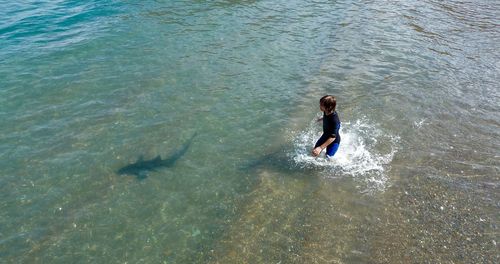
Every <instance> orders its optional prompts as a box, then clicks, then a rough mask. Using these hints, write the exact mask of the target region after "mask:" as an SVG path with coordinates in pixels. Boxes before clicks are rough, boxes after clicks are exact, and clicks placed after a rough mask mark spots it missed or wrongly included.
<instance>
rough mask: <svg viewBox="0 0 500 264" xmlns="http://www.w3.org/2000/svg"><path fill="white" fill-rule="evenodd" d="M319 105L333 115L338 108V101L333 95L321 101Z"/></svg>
mask: <svg viewBox="0 0 500 264" xmlns="http://www.w3.org/2000/svg"><path fill="white" fill-rule="evenodd" d="M319 105H321V106H323V108H324V109H325V110H326V112H327V113H332V112H334V111H335V107H336V106H337V99H335V96H333V95H325V96H323V97H321V99H319Z"/></svg>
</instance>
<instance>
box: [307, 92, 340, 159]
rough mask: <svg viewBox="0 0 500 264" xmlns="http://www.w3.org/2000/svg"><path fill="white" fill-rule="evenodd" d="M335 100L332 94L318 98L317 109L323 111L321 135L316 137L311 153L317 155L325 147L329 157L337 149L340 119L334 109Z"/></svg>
mask: <svg viewBox="0 0 500 264" xmlns="http://www.w3.org/2000/svg"><path fill="white" fill-rule="evenodd" d="M336 106H337V100H336V99H335V97H334V96H332V95H325V96H323V97H321V99H320V100H319V109H320V110H321V111H323V117H322V118H320V119H318V121H321V120H323V135H321V137H320V138H319V139H318V141H317V142H316V145H314V148H313V150H312V155H313V156H315V157H317V156H319V154H320V153H321V151H323V149H325V148H326V154H325V155H326V157H327V158H331V157H333V155H335V152H337V150H338V149H339V144H340V134H339V129H340V119H339V115H338V114H337V112H336V111H335V107H336Z"/></svg>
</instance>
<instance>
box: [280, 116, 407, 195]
mask: <svg viewBox="0 0 500 264" xmlns="http://www.w3.org/2000/svg"><path fill="white" fill-rule="evenodd" d="M321 133H322V131H321V123H316V121H314V120H313V121H311V123H310V124H309V127H308V128H307V129H306V130H305V131H300V132H298V133H295V134H296V136H295V137H294V142H293V146H294V149H293V151H292V153H290V155H289V156H290V158H291V159H292V160H293V161H294V162H295V164H296V165H298V166H300V167H303V168H320V169H322V170H324V172H325V175H326V177H344V176H351V177H353V178H355V179H356V180H358V181H359V182H360V183H363V184H362V186H360V188H363V189H364V190H384V189H385V188H386V187H387V185H388V177H387V175H386V174H385V173H384V172H385V170H386V169H387V167H388V166H389V165H390V163H391V161H392V158H393V157H394V154H395V153H396V151H397V143H398V139H399V138H398V137H397V136H394V135H390V134H389V133H387V132H383V131H382V130H381V129H379V128H377V126H376V124H373V123H371V122H370V121H368V120H366V118H363V119H361V120H356V121H353V122H343V123H342V125H341V130H340V135H341V143H340V148H339V150H338V151H337V153H336V154H335V156H334V157H333V158H331V159H326V158H325V157H324V152H323V153H321V155H320V156H319V157H313V156H312V155H311V150H312V147H313V146H314V144H315V143H316V140H317V139H318V138H319V137H320V136H321Z"/></svg>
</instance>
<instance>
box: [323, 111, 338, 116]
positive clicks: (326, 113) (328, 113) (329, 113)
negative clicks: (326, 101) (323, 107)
mask: <svg viewBox="0 0 500 264" xmlns="http://www.w3.org/2000/svg"><path fill="white" fill-rule="evenodd" d="M323 113H324V114H325V115H331V114H333V113H335V111H331V112H326V111H323Z"/></svg>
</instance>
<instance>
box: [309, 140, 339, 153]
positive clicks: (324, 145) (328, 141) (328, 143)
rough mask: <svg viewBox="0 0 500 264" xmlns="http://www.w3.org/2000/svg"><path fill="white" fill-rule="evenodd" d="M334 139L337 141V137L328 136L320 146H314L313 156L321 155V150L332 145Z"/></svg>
mask: <svg viewBox="0 0 500 264" xmlns="http://www.w3.org/2000/svg"><path fill="white" fill-rule="evenodd" d="M333 141H335V137H330V138H328V139H327V140H326V141H325V142H324V143H323V144H321V145H319V146H318V147H316V148H314V149H313V151H312V154H313V156H315V157H316V156H319V154H320V153H321V151H323V149H325V148H326V147H327V146H328V145H330V144H331V143H332V142H333Z"/></svg>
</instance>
